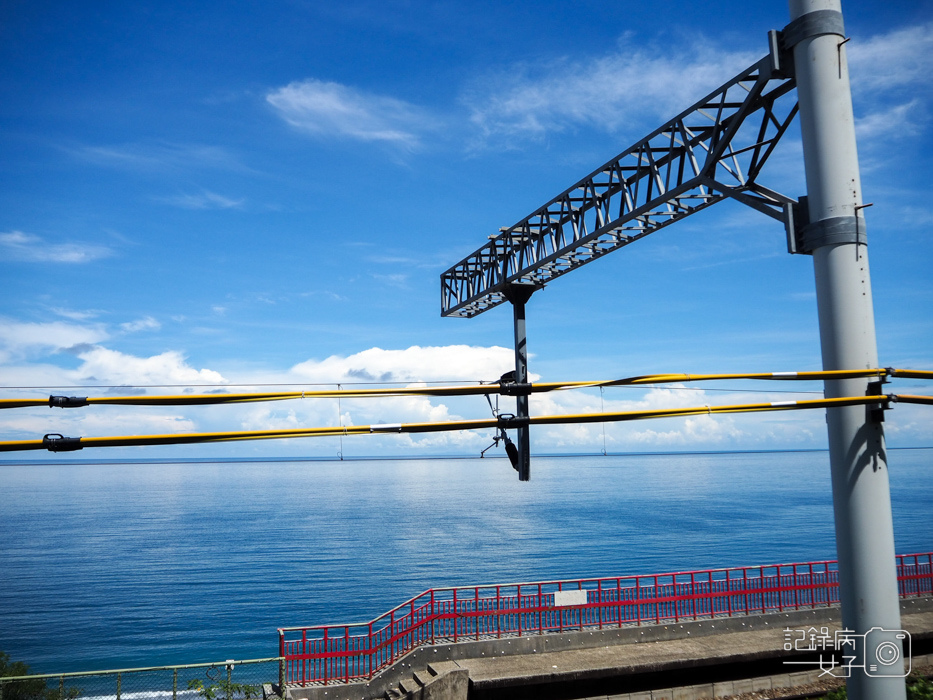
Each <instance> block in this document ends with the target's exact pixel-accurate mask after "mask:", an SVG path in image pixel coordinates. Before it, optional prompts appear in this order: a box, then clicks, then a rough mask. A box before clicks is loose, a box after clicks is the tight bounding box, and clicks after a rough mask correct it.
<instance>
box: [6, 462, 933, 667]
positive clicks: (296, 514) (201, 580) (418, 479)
mask: <svg viewBox="0 0 933 700" xmlns="http://www.w3.org/2000/svg"><path fill="white" fill-rule="evenodd" d="M889 468H890V474H891V490H892V502H893V507H894V526H895V537H896V546H897V551H898V553H914V552H926V551H930V550H933V516H931V513H933V449H920V450H891V451H890V452H889ZM832 558H835V544H834V538H833V523H832V502H831V495H830V485H829V458H828V454H827V453H826V452H821V451H816V452H783V453H727V454H683V455H638V456H608V457H607V456H589V457H560V458H542V457H536V458H534V459H533V461H532V481H531V482H528V483H519V482H518V479H517V476H516V474H515V472H514V471H513V470H512V469H511V467H510V466H509V464H508V462H507V461H505V460H504V459H501V458H487V459H437V460H377V461H344V462H333V461H331V462H319V461H310V462H255V463H247V462H236V463H171V464H145V463H144V464H137V463H133V464H126V463H124V464H106V463H104V464H98V463H80V464H54V465H50V464H39V465H16V464H11V463H3V462H0V650H2V651H5V652H7V653H8V654H9V655H10V657H11V659H13V660H20V661H25V662H27V663H28V664H29V665H30V667H31V669H32V671H33V672H35V673H40V672H48V673H51V672H64V671H83V670H98V669H108V668H127V667H138V666H156V665H167V664H183V663H197V662H212V661H218V660H224V659H231V658H236V659H247V658H262V657H270V656H275V655H276V654H277V640H278V636H277V632H276V630H277V628H278V627H281V626H291V625H301V624H322V623H329V622H334V623H336V622H360V621H364V620H370V619H372V618H374V617H376V616H377V615H379V614H381V613H383V612H385V611H386V610H388V609H389V608H391V607H394V606H395V605H397V604H400V603H402V602H404V601H405V600H406V599H408V598H410V597H412V596H414V595H416V594H418V593H420V592H422V591H423V590H425V589H427V588H430V587H436V586H450V585H460V584H481V583H506V582H516V581H535V580H543V579H552V580H553V579H558V578H575V577H592V576H609V575H627V574H637V573H663V572H669V571H678V570H689V569H702V568H718V567H727V566H736V565H745V564H775V563H784V562H794V561H809V560H814V559H832Z"/></svg>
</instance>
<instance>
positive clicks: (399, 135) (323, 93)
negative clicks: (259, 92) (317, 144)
mask: <svg viewBox="0 0 933 700" xmlns="http://www.w3.org/2000/svg"><path fill="white" fill-rule="evenodd" d="M266 101H267V102H268V103H269V104H270V105H272V106H273V107H274V108H275V109H276V111H277V112H278V113H279V116H281V117H282V118H283V119H284V120H285V121H286V122H288V123H289V124H291V125H292V126H294V127H296V128H298V129H301V130H302V131H306V132H308V133H310V134H313V135H314V136H317V137H321V138H334V137H338V138H348V139H354V140H357V141H369V142H372V141H375V142H383V143H389V144H393V145H398V146H404V147H406V148H412V147H415V146H417V145H418V143H419V141H420V138H421V137H420V134H421V133H423V132H424V131H425V130H426V129H429V128H431V119H430V117H429V116H428V115H427V114H426V113H425V112H424V110H422V109H421V108H419V107H416V106H415V105H412V104H410V103H408V102H404V101H402V100H398V99H396V98H394V97H386V96H383V95H374V94H371V93H367V92H364V91H362V90H357V89H355V88H352V87H349V86H346V85H341V84H340V83H331V82H325V81H323V80H315V79H313V78H312V79H308V80H304V81H301V82H293V83H289V84H288V85H286V86H285V87H281V88H278V89H277V90H273V91H272V92H270V93H269V94H268V95H266Z"/></svg>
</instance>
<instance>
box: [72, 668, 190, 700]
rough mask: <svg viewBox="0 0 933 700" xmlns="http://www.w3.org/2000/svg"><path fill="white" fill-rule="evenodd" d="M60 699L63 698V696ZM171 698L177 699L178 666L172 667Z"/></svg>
mask: <svg viewBox="0 0 933 700" xmlns="http://www.w3.org/2000/svg"><path fill="white" fill-rule="evenodd" d="M61 700H65V699H64V697H62V698H61ZM172 700H178V668H177V667H176V668H173V669H172Z"/></svg>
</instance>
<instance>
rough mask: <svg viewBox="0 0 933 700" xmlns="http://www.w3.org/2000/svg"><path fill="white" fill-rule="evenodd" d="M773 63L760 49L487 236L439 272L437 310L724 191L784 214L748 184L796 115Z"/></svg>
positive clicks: (607, 246) (621, 242)
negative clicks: (708, 89) (723, 79)
mask: <svg viewBox="0 0 933 700" xmlns="http://www.w3.org/2000/svg"><path fill="white" fill-rule="evenodd" d="M780 65H781V61H780V60H779V57H776V56H775V55H769V56H766V57H765V58H763V59H761V60H760V61H758V62H757V63H755V64H754V65H752V66H750V67H749V68H748V69H746V70H745V71H743V72H742V73H740V74H738V75H737V76H735V77H734V78H733V79H732V80H730V81H729V82H727V83H725V84H724V85H722V86H721V87H720V88H718V89H717V90H714V91H713V92H712V93H710V94H709V95H708V96H707V97H705V98H704V99H702V100H700V101H699V102H697V103H696V104H694V105H693V106H692V107H690V108H689V109H687V110H685V111H684V112H682V113H681V114H680V115H678V116H677V117H675V118H674V119H672V120H671V121H669V122H668V123H667V124H665V125H663V126H662V127H660V128H658V129H657V130H655V131H654V132H652V133H651V134H650V135H648V136H647V137H645V138H644V139H642V140H641V141H639V142H638V143H636V144H634V145H633V146H631V147H630V148H628V149H627V150H625V151H624V152H623V153H621V154H620V155H619V156H617V157H616V158H614V159H613V160H611V161H609V162H608V163H606V164H605V165H603V166H602V167H601V168H599V169H597V170H596V171H594V172H593V173H591V174H590V175H588V176H587V177H585V178H584V179H582V180H581V181H579V182H578V183H576V184H575V185H573V186H572V187H570V188H569V189H567V190H565V191H564V192H562V193H561V194H559V195H558V196H557V197H555V198H554V199H552V200H551V201H550V202H548V203H547V204H546V205H544V206H543V207H541V208H539V209H537V210H536V211H534V212H533V213H532V214H530V215H529V216H527V217H526V218H525V219H523V220H521V221H519V222H518V223H516V224H515V225H513V226H511V227H509V228H506V229H503V230H502V231H501V232H500V233H499V234H498V235H497V236H492V237H491V239H490V241H489V242H488V243H487V244H486V245H485V246H483V247H482V248H480V249H479V250H478V251H476V252H475V253H473V254H472V255H470V256H468V257H467V258H465V259H464V260H462V261H461V262H460V263H458V264H457V265H454V266H453V267H451V268H450V269H449V270H447V271H446V272H445V273H444V274H443V275H441V314H442V315H443V316H463V317H471V316H475V315H477V314H479V313H482V312H483V311H486V310H487V309H491V308H493V307H495V306H497V305H499V304H501V303H502V302H504V301H505V300H506V295H505V294H504V293H503V292H504V290H505V289H506V287H507V286H508V285H510V284H513V283H531V284H535V285H536V286H538V287H542V286H544V285H545V284H546V283H547V282H550V281H551V280H552V279H556V278H557V277H560V276H561V275H564V274H566V273H567V272H570V271H571V270H574V269H576V268H578V267H580V266H582V265H585V264H586V263H588V262H590V261H592V260H595V259H596V258H598V257H602V256H603V255H606V254H607V253H610V252H612V251H614V250H617V249H619V248H621V247H624V246H626V245H628V244H630V243H632V242H634V241H636V240H638V239H639V238H643V237H644V236H647V235H648V234H650V233H653V232H655V231H657V230H659V229H661V228H663V227H665V226H668V225H670V224H671V223H673V222H674V221H678V220H680V219H682V218H684V217H686V216H689V215H690V214H693V213H696V212H698V211H700V210H702V209H705V208H706V207H709V206H711V205H712V204H715V203H716V202H718V201H720V200H722V199H725V198H727V197H729V198H732V199H736V200H737V201H741V202H743V203H744V204H747V205H749V206H752V207H753V208H755V209H757V210H759V211H762V212H764V213H766V214H768V215H769V216H772V217H774V218H780V219H782V220H785V219H786V212H787V211H788V210H789V209H790V206H791V204H792V203H793V202H794V200H792V199H790V198H788V197H784V196H783V195H779V194H778V193H775V192H773V191H771V190H768V189H767V188H764V187H761V186H760V185H758V183H757V182H756V178H757V176H758V174H759V173H760V171H761V169H762V167H763V166H764V164H765V163H766V162H767V160H768V158H769V157H770V156H771V154H772V153H773V151H774V148H775V146H776V145H777V143H778V141H779V140H780V139H781V137H782V136H783V135H784V133H785V132H786V130H787V128H788V126H789V124H790V122H791V121H792V120H793V118H794V115H795V114H796V102H794V103H792V104H791V105H790V106H789V107H787V108H786V109H785V110H784V111H783V112H782V113H781V115H779V114H778V110H777V107H778V102H779V101H781V100H782V98H784V97H785V96H786V95H787V94H788V93H790V92H791V91H792V90H793V88H794V86H795V84H794V80H793V78H791V77H788V75H787V74H786V73H784V72H781V70H779V66H780ZM782 104H783V102H782ZM757 117H760V121H758V122H756V119H755V118H757ZM769 133H770V135H769ZM723 180H726V181H725V182H723Z"/></svg>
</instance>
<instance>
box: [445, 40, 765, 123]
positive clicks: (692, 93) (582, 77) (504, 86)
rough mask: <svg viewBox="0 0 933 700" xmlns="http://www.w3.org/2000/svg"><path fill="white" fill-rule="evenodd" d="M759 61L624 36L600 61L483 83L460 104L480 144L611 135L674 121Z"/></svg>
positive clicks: (514, 71) (514, 69) (507, 74)
mask: <svg viewBox="0 0 933 700" xmlns="http://www.w3.org/2000/svg"><path fill="white" fill-rule="evenodd" d="M760 57H761V56H760V55H753V54H750V53H741V52H728V51H723V50H720V49H717V48H714V47H712V46H710V45H707V44H694V45H692V46H684V47H683V48H681V49H679V50H676V51H672V50H671V48H670V47H664V48H663V49H662V48H661V47H644V46H643V45H641V44H639V43H638V42H637V41H636V39H635V38H634V37H632V36H625V37H623V38H622V39H621V40H620V42H619V45H618V47H617V49H616V50H615V51H613V52H612V53H609V54H606V55H603V56H597V57H592V58H588V59H563V60H561V61H556V62H553V63H551V64H550V65H547V66H544V67H533V66H529V65H520V66H510V67H509V68H508V69H507V70H506V71H504V72H503V73H502V74H500V75H495V76H485V77H484V78H483V79H482V81H477V83H476V84H475V85H473V86H472V87H471V88H469V89H468V90H467V91H466V92H465V95H464V97H463V101H464V103H465V104H466V105H467V108H468V109H469V110H470V113H471V120H472V121H473V123H474V124H475V125H476V126H477V127H478V128H479V129H480V130H481V132H482V133H483V135H484V136H485V137H493V136H518V137H542V136H544V135H545V134H547V133H549V132H559V131H564V130H567V129H570V128H573V127H577V126H582V127H585V128H588V129H599V130H603V131H609V132H616V131H618V130H620V129H621V128H623V127H625V126H626V125H628V124H629V123H630V122H631V121H632V120H641V119H645V118H650V119H651V121H656V120H657V119H669V118H671V117H673V116H674V115H675V114H677V113H679V112H681V111H682V110H683V109H685V108H686V107H688V106H689V105H690V104H691V103H693V102H695V101H696V100H697V99H699V98H700V97H702V96H703V95H704V94H705V93H708V92H709V91H711V90H713V89H715V88H716V87H718V86H719V85H721V84H722V83H723V82H724V81H726V80H728V79H729V78H731V77H733V76H734V75H735V74H736V73H738V72H739V71H740V70H742V69H744V68H747V67H748V66H750V65H751V64H752V63H753V62H754V61H755V60H757V59H758V58H760Z"/></svg>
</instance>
